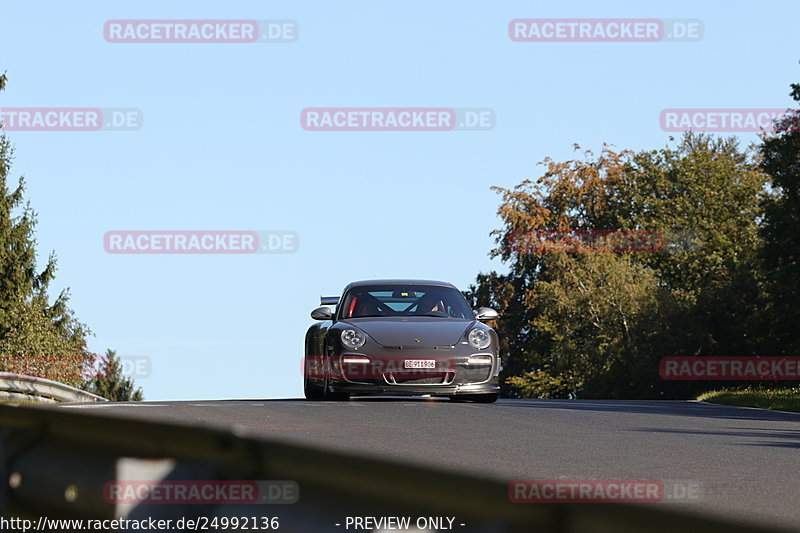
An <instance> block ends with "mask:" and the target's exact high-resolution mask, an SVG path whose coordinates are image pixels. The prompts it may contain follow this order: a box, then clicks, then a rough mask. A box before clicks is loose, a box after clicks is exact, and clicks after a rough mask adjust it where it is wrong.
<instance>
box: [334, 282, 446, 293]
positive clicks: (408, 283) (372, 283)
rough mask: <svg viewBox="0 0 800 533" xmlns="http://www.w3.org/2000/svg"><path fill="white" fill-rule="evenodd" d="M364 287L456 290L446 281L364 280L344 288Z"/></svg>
mask: <svg viewBox="0 0 800 533" xmlns="http://www.w3.org/2000/svg"><path fill="white" fill-rule="evenodd" d="M364 285H435V286H438V287H452V288H453V289H455V288H456V286H455V285H453V284H452V283H448V282H446V281H434V280H429V279H365V280H361V281H354V282H352V283H350V284H349V285H348V286H347V287H345V288H344V290H345V291H347V290H348V289H350V288H351V287H361V286H364Z"/></svg>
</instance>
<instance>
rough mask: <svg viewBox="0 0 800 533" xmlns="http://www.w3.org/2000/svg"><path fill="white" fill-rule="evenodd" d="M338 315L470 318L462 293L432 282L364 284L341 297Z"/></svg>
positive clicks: (351, 316)
mask: <svg viewBox="0 0 800 533" xmlns="http://www.w3.org/2000/svg"><path fill="white" fill-rule="evenodd" d="M341 309H342V311H341V317H342V318H363V317H375V316H379V317H389V316H432V317H440V318H467V319H471V318H473V314H472V310H471V309H470V307H469V305H467V301H466V300H465V299H464V296H463V295H462V294H461V293H460V292H459V291H458V290H457V289H454V288H452V287H439V286H435V285H364V286H358V287H353V288H352V289H350V290H349V291H348V292H347V294H346V295H345V297H344V300H343V303H342V307H341Z"/></svg>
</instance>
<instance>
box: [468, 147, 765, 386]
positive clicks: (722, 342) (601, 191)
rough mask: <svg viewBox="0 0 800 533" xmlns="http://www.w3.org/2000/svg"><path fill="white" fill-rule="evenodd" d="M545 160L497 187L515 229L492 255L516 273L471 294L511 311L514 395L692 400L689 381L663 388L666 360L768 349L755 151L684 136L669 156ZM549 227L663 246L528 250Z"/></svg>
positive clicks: (508, 373)
mask: <svg viewBox="0 0 800 533" xmlns="http://www.w3.org/2000/svg"><path fill="white" fill-rule="evenodd" d="M576 149H578V147H576ZM543 164H544V165H545V167H546V170H545V172H544V174H543V175H542V176H541V177H539V178H538V179H536V180H524V181H523V182H522V183H520V184H519V185H518V186H516V187H514V188H513V189H503V188H495V190H497V191H498V192H499V193H500V194H501V195H502V200H503V201H502V203H501V205H500V207H499V209H498V214H499V215H500V217H501V219H502V220H503V222H504V228H503V229H502V230H499V231H497V232H495V236H496V239H497V243H498V246H497V247H496V248H495V250H493V252H492V255H494V256H499V257H500V258H501V259H502V260H503V261H504V262H505V263H507V264H508V266H509V272H508V274H505V275H499V274H496V273H489V274H481V275H479V276H478V280H477V284H476V285H475V286H473V287H471V289H470V291H469V293H468V295H469V296H470V297H471V298H472V299H473V304H474V305H490V306H496V307H497V309H498V311H500V312H501V315H502V319H501V321H500V322H501V325H500V326H499V330H500V331H499V333H500V334H501V335H504V334H507V335H510V340H508V341H507V342H506V344H505V345H504V346H501V349H503V351H504V353H503V360H504V370H503V374H502V377H503V378H504V380H505V382H506V387H507V389H506V390H507V392H508V393H509V394H510V395H512V396H513V395H519V396H549V397H568V396H582V397H590V396H591V397H600V396H607V397H633V396H636V397H663V395H673V396H674V395H685V394H686V393H687V389H686V387H685V385H683V384H676V383H662V382H660V381H659V379H658V374H657V361H658V358H660V357H661V356H666V355H747V354H750V353H757V351H758V350H759V344H758V339H759V338H761V331H760V329H759V328H760V326H759V321H756V320H753V316H754V314H755V313H756V310H757V308H758V306H759V303H760V292H759V281H760V278H759V272H758V269H757V257H758V248H759V239H758V232H757V228H758V220H759V217H760V216H761V210H760V199H761V195H762V194H763V192H764V189H765V184H766V176H765V175H764V173H763V172H761V170H760V169H759V167H758V162H757V161H756V160H755V157H754V155H753V153H752V151H751V150H744V151H743V150H740V149H739V147H738V145H737V144H736V142H735V140H733V139H715V138H712V137H709V136H704V135H695V134H687V135H685V136H684V137H683V138H682V139H680V140H678V141H675V142H673V144H672V145H669V146H667V147H665V148H663V149H660V150H653V151H643V152H639V153H634V152H631V151H622V152H617V151H615V150H612V149H611V148H610V147H609V146H605V147H604V148H603V150H602V152H601V153H600V154H599V155H598V156H595V155H594V154H593V153H592V152H590V151H585V152H583V157H582V158H580V159H575V160H569V161H563V162H556V161H553V160H550V159H546V160H545V161H544V163H543ZM541 230H553V231H568V230H650V231H653V232H658V233H660V234H661V235H663V236H664V246H663V247H662V248H660V249H659V250H658V251H656V252H654V253H649V252H647V253H645V252H642V253H627V252H624V251H622V252H619V251H618V252H614V253H612V250H608V249H606V250H598V249H597V248H594V247H587V246H583V245H578V246H577V247H573V248H572V249H570V250H566V251H555V252H553V251H552V250H550V251H548V250H543V249H541V248H536V247H533V248H530V247H527V248H526V247H525V246H521V245H520V242H523V243H524V242H525V241H524V239H523V240H522V241H521V240H520V237H521V236H523V237H524V236H526V235H531V234H532V232H537V231H541ZM598 252H602V253H598Z"/></svg>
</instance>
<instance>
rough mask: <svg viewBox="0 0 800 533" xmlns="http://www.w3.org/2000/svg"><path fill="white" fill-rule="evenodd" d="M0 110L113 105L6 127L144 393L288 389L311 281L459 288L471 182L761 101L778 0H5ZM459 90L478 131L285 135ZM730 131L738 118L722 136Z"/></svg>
mask: <svg viewBox="0 0 800 533" xmlns="http://www.w3.org/2000/svg"><path fill="white" fill-rule="evenodd" d="M515 18H691V19H700V20H702V21H703V25H704V37H703V39H702V40H700V41H698V42H678V43H669V42H657V43H625V42H623V43H585V42H577V43H520V42H513V41H511V40H510V39H509V37H508V23H509V21H510V20H512V19H515ZM109 19H259V20H264V19H289V20H294V21H296V22H297V23H298V25H299V30H300V31H299V39H298V40H297V41H295V42H293V43H284V44H274V43H273V44H259V43H255V44H115V43H109V42H106V41H105V40H104V39H103V23H104V22H105V21H106V20H109ZM0 50H2V52H3V53H2V55H1V56H0V58H1V59H0V69H7V71H8V76H9V87H8V89H7V91H6V92H5V93H3V94H2V95H0V107H100V108H109V107H133V108H138V109H140V110H141V111H142V114H143V118H144V124H143V127H142V128H141V129H140V130H137V131H100V132H11V133H10V136H11V138H12V140H13V142H14V143H15V145H16V163H15V168H14V173H13V174H14V176H15V177H16V176H17V175H19V174H20V173H22V174H24V175H25V176H26V177H27V179H28V192H29V197H30V200H31V202H32V205H33V207H34V208H35V210H36V211H37V212H38V213H39V228H38V242H39V252H40V255H41V257H42V259H44V258H46V256H47V254H48V253H49V252H50V251H51V250H54V251H55V252H56V254H57V256H58V260H59V274H58V279H57V280H56V283H55V284H54V289H55V290H58V289H60V288H63V287H66V286H69V287H70V288H71V290H72V295H73V296H72V307H73V308H74V309H75V311H76V313H77V315H78V317H79V318H80V319H81V320H83V321H84V322H86V323H87V324H88V325H89V326H90V327H91V328H92V329H93V330H94V332H95V333H96V336H95V337H93V338H92V339H91V342H90V348H91V349H93V350H95V351H104V350H105V349H106V348H109V347H110V348H114V349H116V350H118V353H119V354H121V355H123V356H146V357H149V358H150V359H151V361H152V375H151V376H149V377H147V378H139V379H137V383H138V384H140V385H141V386H142V387H143V388H144V392H145V396H146V398H147V399H150V400H166V399H200V398H276V397H296V396H299V395H301V393H302V389H301V366H300V365H301V357H302V349H303V336H304V334H305V330H306V328H307V327H308V326H309V325H310V324H311V322H312V321H311V319H310V318H309V316H308V313H309V312H310V311H311V310H312V309H313V308H314V307H316V306H317V305H319V300H318V298H319V296H320V295H321V294H322V295H335V294H338V293H339V292H340V291H341V289H342V288H343V287H344V285H346V284H347V283H348V282H349V281H352V280H355V279H363V278H373V277H380V278H387V277H420V278H434V279H444V280H449V281H451V282H453V283H455V284H456V285H458V286H459V287H461V288H466V287H467V285H469V284H470V283H471V282H472V281H473V280H474V279H475V275H476V274H477V273H478V272H481V271H488V270H491V269H502V268H503V265H501V264H499V263H498V262H496V261H492V260H490V259H489V257H488V252H489V250H490V249H491V247H492V245H493V240H492V238H491V237H490V235H489V232H490V231H491V230H492V229H495V228H498V227H499V220H498V218H497V216H496V209H497V206H498V196H497V195H496V194H495V193H494V192H492V191H491V190H490V189H489V187H490V186H491V185H500V186H506V187H509V186H513V185H514V184H516V183H518V182H520V181H521V180H522V179H524V178H526V177H535V176H537V175H538V173H539V172H540V167H537V166H536V163H537V162H538V161H541V160H542V159H543V158H544V157H546V156H551V157H553V158H556V159H561V158H567V157H571V156H572V154H573V152H572V145H573V143H579V144H581V145H582V146H584V147H586V148H591V149H595V150H597V149H599V148H600V147H601V146H602V143H603V142H608V143H612V144H614V145H616V146H617V147H619V148H631V149H642V148H648V149H649V148H657V147H660V146H662V145H664V144H665V143H666V142H667V141H668V138H669V135H670V134H669V133H666V132H664V131H662V130H661V129H660V126H659V112H660V111H661V110H662V109H664V108H694V107H711V108H739V107H754V108H773V107H784V106H789V105H790V104H791V100H790V99H789V97H788V91H789V84H790V83H792V82H797V81H800V65H798V59H800V3H798V2H797V1H796V0H791V1H784V2H777V1H764V2H752V1H748V2H730V1H725V2H723V1H704V2H697V1H692V2H690V1H676V2H663V1H662V2H660V3H655V2H649V3H645V2H634V1H630V2H614V1H610V2H590V1H585V2H552V3H544V2H527V1H526V2H521V1H520V2H512V1H506V2H503V1H498V2H491V3H477V2H475V3H465V2H415V1H407V2H401V3H387V2H352V3H322V2H318V3H301V2H279V1H275V2H255V1H252V2H244V1H238V0H229V1H227V2H224V3H219V2H181V1H176V2H163V1H161V2H154V1H137V2H113V3H111V2H94V3H92V2H77V3H70V2H66V3H65V2H54V1H50V2H41V1H35V0H33V1H27V2H7V3H5V5H4V7H3V30H2V32H0ZM326 106H330V107H386V106H400V107H454V108H463V107H481V108H491V109H493V110H494V111H495V114H496V127H495V128H494V129H493V130H491V131H449V132H309V131H305V130H303V128H302V127H301V126H300V113H301V111H302V110H303V109H305V108H308V107H326ZM741 137H742V139H743V141H744V142H745V143H746V142H750V141H753V140H755V139H756V136H755V135H754V134H742V135H741ZM125 229H130V230H139V229H141V230H148V229H150V230H162V229H176V230H191V229H219V230H225V229H243V230H256V231H259V230H272V229H278V230H292V231H296V232H297V234H298V235H299V240H300V247H299V250H298V252H297V253H295V254H290V255H267V254H256V255H241V256H225V255H111V254H107V253H106V252H105V251H104V249H103V234H104V233H105V232H106V231H108V230H125Z"/></svg>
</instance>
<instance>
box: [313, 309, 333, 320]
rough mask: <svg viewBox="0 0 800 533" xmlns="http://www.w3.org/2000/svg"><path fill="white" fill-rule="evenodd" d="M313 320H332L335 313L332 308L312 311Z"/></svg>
mask: <svg viewBox="0 0 800 533" xmlns="http://www.w3.org/2000/svg"><path fill="white" fill-rule="evenodd" d="M311 318H313V319H314V320H330V319H331V318H333V311H331V308H330V307H317V308H316V309H314V310H313V311H311Z"/></svg>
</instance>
